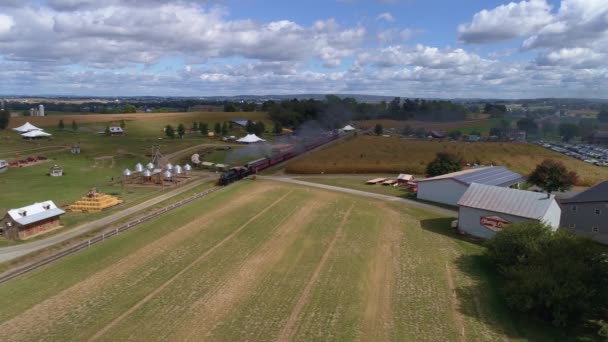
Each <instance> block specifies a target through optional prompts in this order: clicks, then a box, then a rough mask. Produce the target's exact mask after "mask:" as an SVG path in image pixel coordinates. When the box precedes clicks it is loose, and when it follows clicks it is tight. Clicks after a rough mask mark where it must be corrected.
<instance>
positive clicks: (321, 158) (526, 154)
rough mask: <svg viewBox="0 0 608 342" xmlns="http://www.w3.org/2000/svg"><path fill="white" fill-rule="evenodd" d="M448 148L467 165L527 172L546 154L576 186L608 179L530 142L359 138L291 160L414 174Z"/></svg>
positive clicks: (321, 169) (314, 168)
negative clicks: (577, 178)
mask: <svg viewBox="0 0 608 342" xmlns="http://www.w3.org/2000/svg"><path fill="white" fill-rule="evenodd" d="M443 151H446V152H450V153H453V154H456V155H458V156H460V157H461V158H462V159H463V160H464V161H465V162H467V163H471V164H474V163H477V164H481V165H502V166H505V167H507V168H509V169H511V170H513V171H515V172H519V173H521V174H523V175H527V174H529V173H530V172H531V171H532V170H533V169H534V168H535V167H536V165H537V164H538V163H539V162H541V161H542V160H543V159H545V158H552V159H555V160H559V161H562V162H563V163H564V164H565V165H566V167H568V169H570V170H574V171H576V172H577V173H578V174H579V176H580V181H579V184H578V185H581V186H590V185H593V184H595V183H598V182H601V181H604V180H606V179H607V178H608V169H607V168H601V167H597V166H594V165H590V164H588V163H585V162H582V161H580V160H576V159H573V158H570V157H567V156H564V155H562V154H559V153H556V152H553V151H550V150H548V149H545V148H543V147H541V146H537V145H532V144H526V143H486V142H480V143H466V142H437V141H419V140H407V139H399V138H385V137H376V136H359V137H356V138H354V139H349V140H347V141H343V142H339V143H337V144H335V145H332V146H330V147H328V148H325V149H322V150H320V151H316V152H314V153H311V154H309V155H307V156H304V157H302V158H299V159H297V160H293V161H290V162H288V164H287V166H286V171H287V172H289V173H294V174H320V173H344V174H348V173H401V172H403V173H410V174H424V173H425V169H426V165H427V164H428V163H429V162H430V161H431V160H433V158H434V157H435V154H436V153H437V152H443Z"/></svg>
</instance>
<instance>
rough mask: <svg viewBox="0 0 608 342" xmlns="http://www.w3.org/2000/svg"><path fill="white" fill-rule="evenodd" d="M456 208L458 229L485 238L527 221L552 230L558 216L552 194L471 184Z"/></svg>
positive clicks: (558, 209)
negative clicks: (541, 224) (537, 222)
mask: <svg viewBox="0 0 608 342" xmlns="http://www.w3.org/2000/svg"><path fill="white" fill-rule="evenodd" d="M458 205H459V207H460V208H459V210H458V229H459V230H460V231H462V232H465V233H467V234H470V235H473V236H477V237H481V238H486V239H487V238H491V237H493V236H494V235H495V234H496V233H497V232H499V231H501V230H502V229H505V228H507V227H509V225H511V224H514V223H521V222H527V221H540V222H543V223H545V224H547V225H548V226H549V227H551V229H552V230H554V231H555V230H557V229H558V228H559V224H560V217H561V213H562V211H561V209H560V207H559V204H558V203H557V201H556V200H555V196H554V195H550V196H549V197H547V194H544V193H540V192H533V191H525V190H518V189H510V188H503V187H498V186H491V185H483V184H475V183H473V184H471V186H469V188H468V190H467V191H466V192H465V193H464V195H463V196H462V198H461V199H460V201H458Z"/></svg>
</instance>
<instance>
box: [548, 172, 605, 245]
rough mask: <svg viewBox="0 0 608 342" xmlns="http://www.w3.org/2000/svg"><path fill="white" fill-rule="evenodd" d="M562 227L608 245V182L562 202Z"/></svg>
mask: <svg viewBox="0 0 608 342" xmlns="http://www.w3.org/2000/svg"><path fill="white" fill-rule="evenodd" d="M560 205H561V207H562V221H561V222H562V227H563V228H566V229H568V230H570V231H572V232H573V233H575V234H577V235H581V236H586V237H589V238H591V239H593V240H596V241H597V242H600V243H603V244H608V224H606V222H607V221H608V181H605V182H602V183H599V184H596V185H594V186H592V187H590V188H589V189H587V190H585V191H583V192H581V193H579V194H578V195H575V196H573V197H570V198H567V199H564V200H561V201H560Z"/></svg>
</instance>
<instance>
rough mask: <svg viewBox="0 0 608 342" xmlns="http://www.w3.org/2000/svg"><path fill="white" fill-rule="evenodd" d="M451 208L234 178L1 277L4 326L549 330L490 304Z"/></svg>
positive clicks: (194, 331)
mask: <svg viewBox="0 0 608 342" xmlns="http://www.w3.org/2000/svg"><path fill="white" fill-rule="evenodd" d="M450 220H451V219H450V218H441V217H437V216H435V215H432V214H429V213H427V212H423V211H418V210H411V209H408V208H404V207H402V206H395V205H392V204H386V203H383V202H376V201H370V200H369V199H367V198H358V197H352V196H349V195H344V194H340V193H333V192H328V191H324V190H316V189H315V190H313V189H309V188H306V187H300V186H294V185H287V184H282V183H273V182H269V181H260V180H256V181H242V182H239V183H237V184H235V185H231V186H230V187H227V188H225V189H223V190H221V191H218V192H215V193H213V194H211V195H210V196H209V197H206V198H204V199H200V200H197V201H194V202H192V203H190V204H188V205H186V206H184V207H181V208H179V209H177V210H176V211H174V212H172V213H171V214H168V215H165V216H162V217H160V218H158V219H155V220H153V221H150V222H147V223H145V224H142V225H141V226H140V227H139V228H137V229H135V230H132V231H129V232H126V233H124V234H122V235H119V236H117V237H116V238H113V239H110V240H108V241H106V242H104V243H102V244H99V245H96V246H94V247H91V248H90V249H88V250H85V251H83V252H81V253H78V254H75V255H72V256H69V257H66V258H64V259H61V260H60V261H58V262H56V263H53V264H51V265H48V266H47V267H45V268H43V269H40V270H38V271H35V272H33V273H30V274H28V275H25V276H23V277H21V278H17V279H14V280H12V281H10V282H7V283H4V284H2V285H0V339H2V340H3V341H22V340H45V341H64V340H105V341H119V340H135V341H152V340H163V341H167V340H179V341H201V340H214V341H243V340H249V341H269V340H274V341H292V340H294V341H310V340H348V341H352V340H362V341H390V340H394V341H412V340H417V341H454V340H489V341H492V340H497V341H498V340H501V341H502V340H511V339H513V340H522V339H527V338H529V337H536V338H546V339H548V338H550V337H551V338H552V337H553V336H549V335H548V334H549V333H550V332H551V331H545V330H544V329H545V327H543V326H538V325H530V324H527V323H526V322H521V320H517V319H513V318H514V317H516V316H515V315H513V317H511V315H510V314H509V313H508V312H507V311H505V308H504V305H503V304H502V303H498V304H497V301H496V289H494V288H493V285H492V282H491V279H490V278H489V277H488V276H487V275H486V274H484V273H483V272H478V271H479V269H481V268H482V265H483V264H482V262H481V261H479V260H478V259H479V257H478V255H479V253H480V251H482V247H480V246H477V245H475V244H472V243H470V242H467V241H464V240H461V239H459V238H458V237H457V236H456V235H455V234H454V233H452V232H451V231H450V230H449V228H447V227H448V226H449V221H450ZM462 258H467V260H468V261H467V263H466V264H464V267H463V264H462V262H461V259H462ZM471 270H473V271H474V272H472V271H471ZM42 284H44V286H41V285H42ZM476 291H478V292H481V293H482V295H480V296H479V298H475V300H473V299H472V298H471V296H470V295H471V294H472V293H476ZM455 296H456V297H455ZM465 309H466V310H465Z"/></svg>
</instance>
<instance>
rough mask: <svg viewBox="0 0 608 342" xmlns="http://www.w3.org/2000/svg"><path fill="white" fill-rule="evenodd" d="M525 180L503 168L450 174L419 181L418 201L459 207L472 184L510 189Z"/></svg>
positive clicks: (486, 168)
mask: <svg viewBox="0 0 608 342" xmlns="http://www.w3.org/2000/svg"><path fill="white" fill-rule="evenodd" d="M524 180H525V178H524V177H523V176H522V175H520V174H519V173H515V172H513V171H510V170H509V169H507V168H505V167H502V166H490V167H482V168H476V169H469V170H464V171H458V172H453V173H448V174H445V175H441V176H437V177H432V178H427V179H422V180H418V193H417V197H418V199H421V200H425V201H431V202H437V203H443V204H448V205H457V204H458V200H459V199H460V197H462V195H463V194H464V193H465V191H467V189H468V188H469V186H470V185H471V184H472V183H479V184H485V185H494V186H500V187H510V186H514V185H518V184H520V183H522V182H523V181H524Z"/></svg>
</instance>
